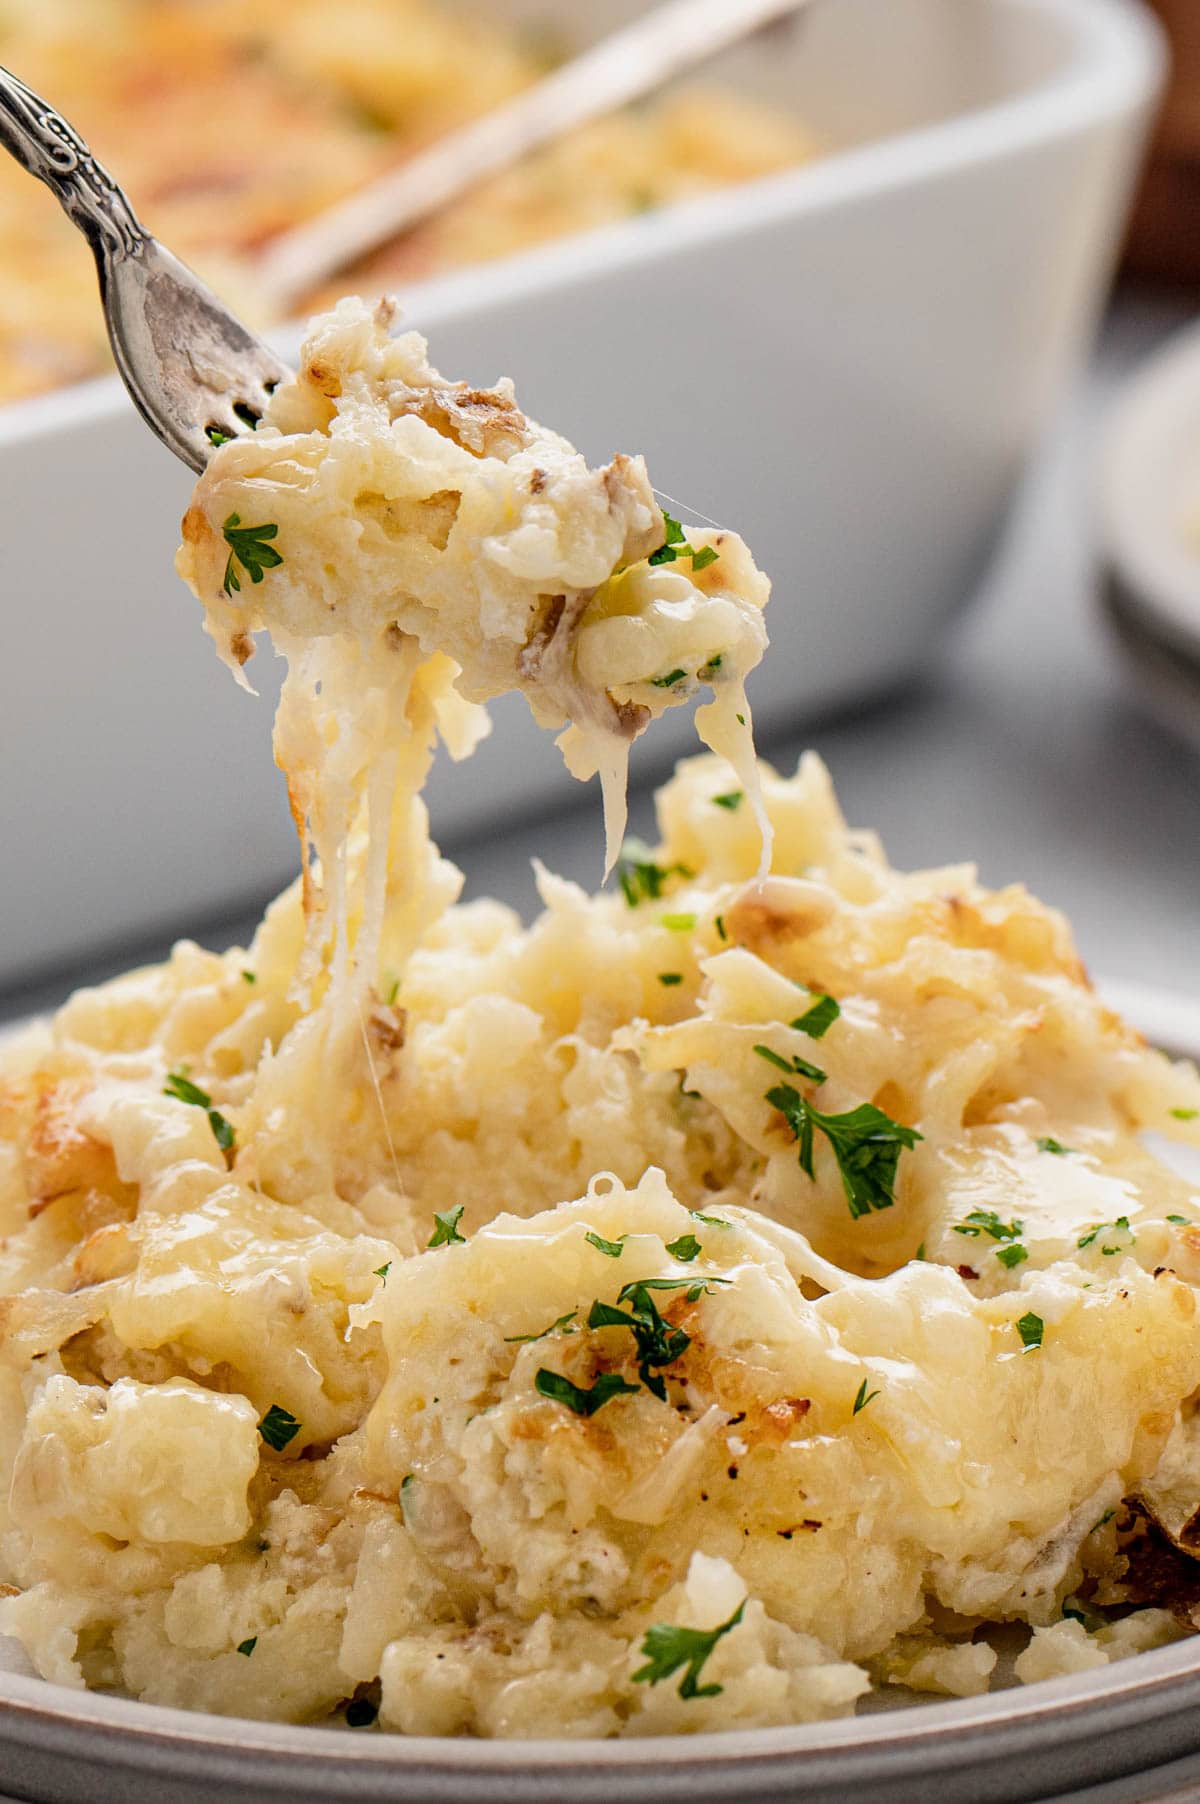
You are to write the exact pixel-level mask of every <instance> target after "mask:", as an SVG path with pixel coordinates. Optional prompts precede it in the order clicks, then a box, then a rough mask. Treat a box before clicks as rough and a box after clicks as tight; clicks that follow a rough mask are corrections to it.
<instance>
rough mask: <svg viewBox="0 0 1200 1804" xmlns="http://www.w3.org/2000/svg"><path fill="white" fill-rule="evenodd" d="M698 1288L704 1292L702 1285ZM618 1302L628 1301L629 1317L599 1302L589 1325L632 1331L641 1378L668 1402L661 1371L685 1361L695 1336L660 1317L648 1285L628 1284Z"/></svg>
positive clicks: (589, 1320)
mask: <svg viewBox="0 0 1200 1804" xmlns="http://www.w3.org/2000/svg"><path fill="white" fill-rule="evenodd" d="M668 1282H670V1281H669V1280H668ZM655 1288H658V1287H657V1286H656V1287H655ZM699 1288H700V1289H701V1290H702V1289H703V1284H701V1285H700V1287H699ZM618 1301H620V1302H628V1304H629V1313H628V1314H626V1313H625V1311H624V1310H621V1309H618V1308H617V1307H616V1306H615V1305H614V1304H612V1303H601V1302H600V1301H599V1299H597V1300H596V1302H594V1303H593V1304H592V1307H591V1308H590V1309H589V1310H588V1318H587V1325H588V1327H589V1328H628V1329H630V1330H631V1332H632V1334H633V1340H634V1346H635V1348H636V1350H637V1359H638V1377H639V1378H640V1379H641V1381H642V1383H643V1384H644V1385H645V1387H646V1389H647V1390H648V1391H649V1392H650V1394H651V1395H652V1396H654V1397H657V1398H658V1399H659V1401H660V1402H661V1403H665V1402H666V1400H667V1387H666V1384H665V1383H664V1381H663V1378H662V1374H661V1372H660V1371H659V1369H658V1368H659V1367H660V1366H669V1365H674V1363H675V1361H676V1360H677V1359H680V1358H682V1356H683V1354H685V1353H686V1352H687V1350H688V1348H689V1347H690V1346H691V1344H692V1337H691V1335H690V1334H688V1333H687V1332H686V1331H685V1330H684V1329H683V1328H674V1327H672V1326H671V1324H670V1323H669V1322H667V1321H665V1320H664V1318H663V1317H662V1316H661V1315H660V1314H659V1312H658V1308H657V1306H656V1304H655V1301H654V1298H653V1297H652V1296H651V1295H650V1286H649V1284H648V1283H645V1282H635V1283H633V1284H627V1285H626V1286H625V1287H624V1289H623V1290H622V1291H621V1294H620V1297H619V1299H618Z"/></svg>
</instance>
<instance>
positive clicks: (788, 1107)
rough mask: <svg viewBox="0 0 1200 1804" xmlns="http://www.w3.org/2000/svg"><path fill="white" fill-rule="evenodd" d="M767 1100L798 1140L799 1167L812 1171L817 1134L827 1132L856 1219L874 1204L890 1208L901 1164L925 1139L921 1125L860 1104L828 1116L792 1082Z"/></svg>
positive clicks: (872, 1207) (853, 1216)
mask: <svg viewBox="0 0 1200 1804" xmlns="http://www.w3.org/2000/svg"><path fill="white" fill-rule="evenodd" d="M766 1100H767V1101H768V1102H769V1103H770V1104H771V1106H772V1108H776V1109H778V1110H779V1112H780V1114H781V1115H782V1116H783V1118H784V1120H785V1121H786V1122H787V1124H788V1126H789V1127H790V1128H791V1130H792V1135H793V1137H794V1138H795V1140H796V1141H797V1142H798V1143H799V1155H800V1169H801V1171H803V1172H805V1173H806V1174H807V1175H808V1176H809V1177H810V1178H811V1177H812V1176H813V1134H814V1131H816V1132H819V1133H822V1134H824V1136H825V1138H826V1140H827V1141H828V1142H829V1145H830V1147H831V1148H832V1151H833V1155H834V1158H835V1159H836V1160H837V1165H838V1170H839V1172H840V1173H841V1178H842V1188H843V1190H844V1191H845V1193H846V1201H847V1202H848V1203H849V1205H850V1214H851V1217H852V1218H853V1219H854V1220H855V1221H857V1220H858V1219H859V1218H860V1217H861V1216H864V1215H869V1214H870V1212H871V1210H872V1209H890V1208H891V1207H892V1204H893V1203H894V1202H895V1200H896V1194H895V1192H896V1167H897V1165H898V1164H899V1162H900V1154H901V1152H902V1151H903V1150H904V1148H905V1147H913V1146H915V1145H916V1143H917V1141H918V1140H921V1139H923V1138H924V1135H922V1134H919V1133H918V1132H917V1130H916V1128H910V1127H902V1126H901V1124H900V1123H899V1122H898V1121H893V1120H892V1118H891V1116H890V1115H885V1114H884V1112H883V1110H882V1109H877V1108H876V1107H875V1105H874V1103H870V1102H863V1103H859V1105H858V1107H857V1108H855V1109H847V1110H846V1111H845V1113H844V1114H841V1115H824V1114H822V1113H821V1111H820V1110H819V1109H817V1108H814V1107H813V1104H812V1103H811V1102H810V1101H809V1100H808V1099H807V1098H806V1097H803V1096H801V1094H800V1092H799V1091H798V1090H796V1089H794V1088H793V1086H792V1085H791V1084H778V1085H776V1087H775V1088H774V1089H773V1090H768V1091H767V1096H766Z"/></svg>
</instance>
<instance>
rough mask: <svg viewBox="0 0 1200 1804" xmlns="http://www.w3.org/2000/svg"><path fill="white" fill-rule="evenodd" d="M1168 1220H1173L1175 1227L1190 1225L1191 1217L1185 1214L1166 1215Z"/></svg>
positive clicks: (1187, 1226)
mask: <svg viewBox="0 0 1200 1804" xmlns="http://www.w3.org/2000/svg"><path fill="white" fill-rule="evenodd" d="M1167 1220H1168V1221H1171V1222H1174V1223H1175V1226H1176V1227H1177V1228H1189V1227H1191V1225H1192V1224H1191V1219H1190V1217H1188V1216H1186V1215H1168V1217H1167Z"/></svg>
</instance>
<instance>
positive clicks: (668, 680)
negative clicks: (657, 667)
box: [650, 670, 687, 689]
mask: <svg viewBox="0 0 1200 1804" xmlns="http://www.w3.org/2000/svg"><path fill="white" fill-rule="evenodd" d="M686 675H687V671H686V670H668V672H667V674H666V676H660V677H651V678H650V684H651V687H652V688H654V689H674V687H675V685H676V683H682V681H683V679H684V677H685V676H686Z"/></svg>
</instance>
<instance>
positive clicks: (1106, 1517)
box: [1088, 1509, 1117, 1535]
mask: <svg viewBox="0 0 1200 1804" xmlns="http://www.w3.org/2000/svg"><path fill="white" fill-rule="evenodd" d="M1116 1513H1117V1512H1116V1510H1115V1509H1114V1510H1105V1512H1104V1514H1103V1516H1101V1518H1100V1520H1099V1522H1093V1523H1092V1526H1091V1528H1090V1529H1089V1531H1088V1532H1089V1534H1093V1535H1094V1534H1095V1533H1096V1530H1097V1529H1100V1528H1107V1527H1108V1525H1109V1523H1110V1522H1111V1521H1112V1519H1113V1517H1114V1516H1115V1515H1116Z"/></svg>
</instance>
